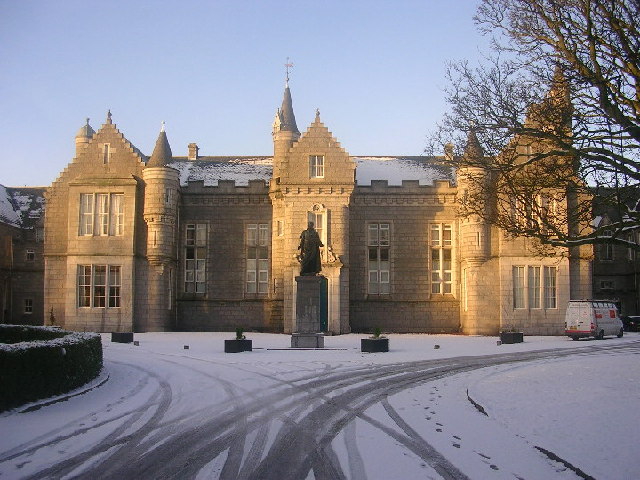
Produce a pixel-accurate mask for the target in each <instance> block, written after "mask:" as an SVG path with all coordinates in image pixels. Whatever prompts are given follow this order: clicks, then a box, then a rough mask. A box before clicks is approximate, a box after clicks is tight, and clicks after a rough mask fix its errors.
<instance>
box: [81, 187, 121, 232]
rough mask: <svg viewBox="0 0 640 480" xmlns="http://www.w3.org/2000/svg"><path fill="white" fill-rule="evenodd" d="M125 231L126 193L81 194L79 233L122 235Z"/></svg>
mask: <svg viewBox="0 0 640 480" xmlns="http://www.w3.org/2000/svg"><path fill="white" fill-rule="evenodd" d="M123 233H124V194H122V193H81V194H80V218H79V232H78V234H79V235H82V236H120V235H122V234H123Z"/></svg>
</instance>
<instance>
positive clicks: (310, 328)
mask: <svg viewBox="0 0 640 480" xmlns="http://www.w3.org/2000/svg"><path fill="white" fill-rule="evenodd" d="M324 281H325V279H324V277H322V276H318V275H313V276H298V277H296V283H297V286H298V288H297V294H296V318H295V324H294V326H293V334H292V335H291V346H292V347H293V348H323V347H324V336H323V335H322V333H320V320H321V312H322V305H321V302H322V301H323V298H322V286H323V283H324ZM324 301H326V299H324Z"/></svg>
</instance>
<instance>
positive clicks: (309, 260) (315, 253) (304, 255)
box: [298, 222, 324, 275]
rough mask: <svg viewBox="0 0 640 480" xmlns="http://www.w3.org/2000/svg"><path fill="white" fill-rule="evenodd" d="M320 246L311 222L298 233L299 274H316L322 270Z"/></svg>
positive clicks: (318, 237) (320, 242)
mask: <svg viewBox="0 0 640 480" xmlns="http://www.w3.org/2000/svg"><path fill="white" fill-rule="evenodd" d="M320 247H324V245H323V244H322V241H321V240H320V236H319V235H318V232H316V229H315V228H313V222H309V225H308V227H307V229H306V230H303V231H302V233H301V234H300V245H298V250H300V257H299V258H300V275H317V274H318V273H320V270H322V262H321V259H320Z"/></svg>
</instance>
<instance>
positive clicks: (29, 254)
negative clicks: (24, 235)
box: [25, 248, 36, 262]
mask: <svg viewBox="0 0 640 480" xmlns="http://www.w3.org/2000/svg"><path fill="white" fill-rule="evenodd" d="M35 259H36V251H35V250H33V249H32V248H27V251H26V253H25V260H26V261H27V262H33V261H35Z"/></svg>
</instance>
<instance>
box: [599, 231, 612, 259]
mask: <svg viewBox="0 0 640 480" xmlns="http://www.w3.org/2000/svg"><path fill="white" fill-rule="evenodd" d="M611 234H612V232H611V230H605V231H604V232H602V235H603V236H605V237H610V236H611ZM600 260H604V261H611V260H613V244H612V243H603V244H602V245H600Z"/></svg>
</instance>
